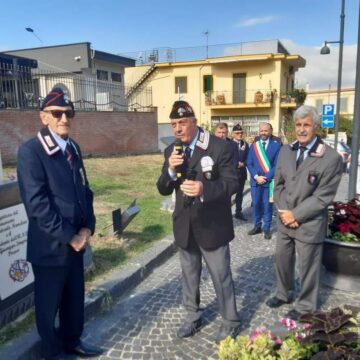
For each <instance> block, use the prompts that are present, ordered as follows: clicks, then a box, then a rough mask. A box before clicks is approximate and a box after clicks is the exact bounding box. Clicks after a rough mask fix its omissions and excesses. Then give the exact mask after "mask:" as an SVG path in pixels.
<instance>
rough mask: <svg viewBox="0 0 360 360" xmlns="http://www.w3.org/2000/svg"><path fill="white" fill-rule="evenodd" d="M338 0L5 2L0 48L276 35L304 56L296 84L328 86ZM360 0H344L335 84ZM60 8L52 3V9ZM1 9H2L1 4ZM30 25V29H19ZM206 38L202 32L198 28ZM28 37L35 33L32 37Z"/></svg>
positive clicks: (348, 83) (127, 45) (123, 47)
mask: <svg viewBox="0 0 360 360" xmlns="http://www.w3.org/2000/svg"><path fill="white" fill-rule="evenodd" d="M341 2H342V0H297V1H296V2H293V1H288V0H273V1H268V0H257V1H249V0H222V1H219V0H183V1H181V2H169V1H168V0H152V1H148V0H146V1H145V0H138V1H137V2H136V3H135V2H134V1H131V0H121V1H115V0H102V1H101V2H99V1H98V0H77V1H73V0H71V1H70V0H62V1H61V3H59V4H58V5H57V6H55V7H54V3H53V2H49V1H48V0H34V1H32V2H29V1H25V0H12V1H11V2H7V5H6V7H5V8H4V9H5V10H6V11H1V12H0V24H1V29H2V30H3V31H2V36H1V39H0V51H6V50H13V49H24V48H33V47H39V46H51V45H59V44H68V43H76V42H85V41H88V42H90V43H91V45H92V47H93V48H95V49H98V50H102V51H108V52H111V53H115V54H119V53H121V54H124V53H130V52H140V51H144V50H151V49H157V48H165V47H170V48H190V47H197V46H205V44H206V41H208V44H209V45H216V44H235V43H240V42H248V41H258V40H267V39H279V40H280V41H281V42H282V43H283V44H284V46H285V47H286V48H287V49H288V50H289V51H290V52H291V53H292V54H298V55H301V56H302V57H304V58H305V59H306V67H305V68H304V69H301V70H299V71H298V72H297V74H296V78H297V83H298V85H299V86H306V84H308V86H309V87H310V89H319V88H328V87H329V85H330V86H331V87H332V88H336V84H337V69H338V45H337V44H334V45H332V46H331V54H330V55H320V48H321V46H322V44H323V42H324V41H325V40H327V41H338V40H339V37H340V36H339V33H340V10H341ZM359 2H360V0H345V33H344V59H343V81H342V86H343V87H353V86H354V79H355V63H356V52H357V38H358V23H359V20H358V16H359ZM59 7H60V8H59ZM4 9H3V10H4ZM26 27H31V28H32V29H33V30H34V33H30V32H27V31H26V30H25V28H26ZM206 32H207V33H208V36H205V33H206ZM35 35H36V36H35Z"/></svg>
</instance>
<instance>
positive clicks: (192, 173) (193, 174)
mask: <svg viewBox="0 0 360 360" xmlns="http://www.w3.org/2000/svg"><path fill="white" fill-rule="evenodd" d="M196 174H197V172H196V170H195V169H189V170H188V171H187V173H186V179H187V180H195V179H196ZM194 199H195V198H194V197H192V196H187V195H184V206H185V207H188V206H190V205H191V204H192V202H193V201H194Z"/></svg>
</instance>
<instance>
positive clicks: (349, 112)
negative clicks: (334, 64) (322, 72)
mask: <svg viewBox="0 0 360 360" xmlns="http://www.w3.org/2000/svg"><path fill="white" fill-rule="evenodd" d="M336 97H337V90H336V89H327V90H309V91H307V96H306V101H305V104H307V105H312V106H315V107H316V108H317V110H318V112H319V114H322V106H323V105H325V104H334V105H335V112H336ZM354 103H355V88H345V89H341V92H340V116H343V117H346V118H348V119H353V117H354Z"/></svg>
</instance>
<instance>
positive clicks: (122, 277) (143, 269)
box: [0, 235, 176, 360]
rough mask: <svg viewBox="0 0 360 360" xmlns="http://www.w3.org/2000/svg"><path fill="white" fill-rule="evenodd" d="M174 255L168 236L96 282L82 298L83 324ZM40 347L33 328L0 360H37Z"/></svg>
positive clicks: (1, 353)
mask: <svg viewBox="0 0 360 360" xmlns="http://www.w3.org/2000/svg"><path fill="white" fill-rule="evenodd" d="M175 252H176V246H175V244H174V237H173V235H169V236H166V237H165V238H163V239H162V240H159V241H157V242H155V243H154V244H153V246H151V248H149V249H147V250H145V251H144V252H142V253H141V254H139V255H137V256H135V257H134V258H133V259H131V261H130V262H128V263H127V264H126V266H124V267H121V268H120V269H115V270H113V271H112V272H111V273H110V274H108V275H107V276H106V277H105V279H103V280H102V281H101V283H100V282H99V284H98V285H95V287H94V288H93V289H92V290H90V291H89V292H87V293H86V294H85V321H88V320H89V319H90V318H91V317H93V316H95V315H96V314H97V313H98V312H100V311H101V310H102V309H104V307H109V306H111V303H112V301H113V300H115V299H116V298H119V297H121V296H123V295H124V294H125V293H126V292H128V291H130V290H131V289H133V288H134V287H136V286H137V285H138V284H139V283H140V282H141V281H143V280H144V279H145V278H146V277H147V276H148V275H149V274H150V273H151V272H152V270H153V269H154V268H156V267H157V266H159V265H160V264H161V263H163V262H164V261H166V260H167V259H168V258H169V257H171V256H172V255H173V254H174V253H175ZM85 326H86V324H85ZM39 345H40V343H39V336H38V334H37V331H36V327H35V325H34V326H32V327H31V329H29V330H28V331H27V332H26V333H24V334H23V335H21V336H20V337H18V338H16V339H14V340H12V341H10V342H9V343H8V344H6V345H5V346H4V347H3V348H2V349H0V359H4V360H38V359H39V348H40V346H39ZM75 358H76V357H75ZM75 358H74V359H75ZM69 359H70V357H69Z"/></svg>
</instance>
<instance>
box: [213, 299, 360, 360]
mask: <svg viewBox="0 0 360 360" xmlns="http://www.w3.org/2000/svg"><path fill="white" fill-rule="evenodd" d="M299 321H300V322H299V323H297V322H295V321H294V320H291V319H280V324H281V325H283V326H285V327H286V328H285V333H283V334H282V335H281V336H280V335H274V334H275V331H271V330H269V329H268V328H266V327H259V328H256V329H255V330H254V331H253V332H252V333H251V335H250V336H238V337H237V338H236V339H235V340H234V339H232V338H231V337H228V338H227V339H225V340H223V341H222V342H221V343H220V347H219V358H220V360H279V359H280V360H305V359H311V360H321V359H334V360H335V359H349V360H359V359H360V355H359V354H360V309H359V308H356V307H354V306H349V305H344V307H342V308H336V309H332V310H330V311H316V312H313V313H308V314H304V315H302V316H301V317H300V319H299ZM274 330H275V329H274ZM280 333H281V330H280V332H279V334H280Z"/></svg>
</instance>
